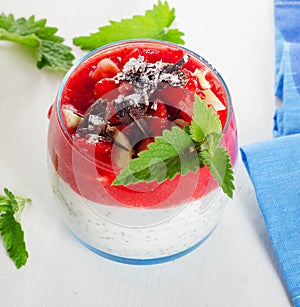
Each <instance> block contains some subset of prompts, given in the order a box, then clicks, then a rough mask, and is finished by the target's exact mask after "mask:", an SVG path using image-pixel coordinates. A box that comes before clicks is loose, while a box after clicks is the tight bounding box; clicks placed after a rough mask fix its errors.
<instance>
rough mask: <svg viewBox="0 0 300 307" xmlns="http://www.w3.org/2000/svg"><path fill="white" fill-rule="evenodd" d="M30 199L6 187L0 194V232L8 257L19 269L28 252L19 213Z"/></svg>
mask: <svg viewBox="0 0 300 307" xmlns="http://www.w3.org/2000/svg"><path fill="white" fill-rule="evenodd" d="M28 202H31V200H30V199H28V198H24V197H21V196H15V195H14V194H13V193H12V192H11V191H9V190H8V189H7V188H5V189H4V195H0V234H1V236H2V238H3V241H4V244H5V247H6V250H7V253H8V255H9V256H10V258H11V259H12V260H13V261H14V263H15V265H16V267H17V268H18V269H19V268H20V267H22V266H23V265H25V264H26V262H27V259H28V252H27V250H26V244H25V240H24V232H23V229H22V226H21V224H20V220H21V214H22V211H23V209H24V207H25V205H26V203H28Z"/></svg>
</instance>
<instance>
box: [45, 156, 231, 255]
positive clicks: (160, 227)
mask: <svg viewBox="0 0 300 307" xmlns="http://www.w3.org/2000/svg"><path fill="white" fill-rule="evenodd" d="M48 165H49V174H50V182H51V185H52V187H53V191H54V193H55V195H56V198H57V207H58V210H59V213H60V215H61V216H62V219H63V221H64V222H65V224H66V225H67V226H68V227H69V228H70V229H71V231H72V232H74V234H75V235H77V236H78V237H79V238H80V239H81V240H83V241H85V242H86V243H88V244H89V245H91V246H92V247H94V248H96V249H97V250H100V251H102V252H106V253H108V254H112V255H115V256H119V257H124V258H133V259H145V260H146V259H154V258H161V257H166V256H171V255H174V254H177V253H179V252H182V251H185V250H187V249H188V248H190V247H192V246H194V245H195V244H197V243H198V242H200V241H201V240H202V239H204V238H205V237H206V236H207V235H209V233H210V232H211V231H212V230H213V229H214V228H215V226H216V225H217V224H218V222H219V220H220V218H221V215H222V211H223V210H222V209H223V205H224V203H225V201H226V197H223V193H221V192H220V189H219V188H218V189H215V190H214V191H212V192H210V193H209V194H208V195H206V196H205V197H203V198H201V199H199V200H197V201H193V202H190V203H187V204H184V205H181V206H177V207H172V208H164V209H151V208H126V207H113V206H107V205H102V204H99V203H94V202H91V201H88V200H86V199H85V198H83V197H82V196H81V195H79V194H78V193H76V192H75V191H74V190H73V189H72V188H71V187H70V185H69V184H68V183H66V182H65V181H64V180H62V178H60V177H59V175H58V174H57V172H56V170H55V169H54V167H53V164H52V162H51V160H50V159H48Z"/></svg>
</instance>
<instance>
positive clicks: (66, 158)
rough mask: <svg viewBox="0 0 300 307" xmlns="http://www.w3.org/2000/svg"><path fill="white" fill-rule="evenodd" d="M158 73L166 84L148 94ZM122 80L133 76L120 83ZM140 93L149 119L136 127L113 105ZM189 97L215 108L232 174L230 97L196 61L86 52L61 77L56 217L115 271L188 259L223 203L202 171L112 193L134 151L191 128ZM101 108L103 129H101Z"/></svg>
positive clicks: (166, 46)
mask: <svg viewBox="0 0 300 307" xmlns="http://www.w3.org/2000/svg"><path fill="white" fill-rule="evenodd" d="M145 63H146V64H145ZM145 65H146V66H147V65H148V66H147V69H149V71H150V72H151V73H152V75H151V76H150V77H147V78H148V79H149V80H150V81H149V80H148V79H147V80H146V81H145V82H144V81H143V82H144V83H143V82H140V80H141V79H142V78H144V77H145V76H144V75H143V76H142V77H141V74H140V73H139V72H138V71H141V69H144V68H145V67H146V66H145ZM168 65H169V66H168ZM162 67H169V68H167V70H164V72H166V71H167V73H168V74H169V75H168V74H167V75H163V76H161V74H160V75H159V78H160V79H159V81H157V82H156V81H155V82H156V83H154V84H155V85H154V89H153V88H151V86H152V85H153V83H151V82H152V81H153V80H154V79H155V78H156V79H157V80H158V73H157V71H159V70H161V69H162ZM151 69H152V70H151ZM163 69H166V68H163ZM168 69H170V70H168ZM172 69H173V70H172ZM126 70H127V72H128V71H130V73H131V75H130V74H129V73H128V74H127V77H124V76H125V75H126V74H125V72H126ZM170 71H171V72H170ZM174 71H176V73H174ZM170 74H171V77H170ZM172 74H173V75H172ZM129 75H130V78H129V77H128V76H129ZM149 75H150V73H149ZM174 75H175V77H174ZM182 76H183V77H182ZM179 77H180V78H183V79H182V80H184V82H183V83H180V82H181V81H180V80H181V79H180V78H179ZM126 78H127V79H126ZM137 78H140V79H137ZM178 78H179V79H178ZM156 79H155V80H156ZM175 79H176V80H175ZM178 80H179V81H178ZM135 82H137V83H138V84H135ZM147 82H148V83H147ZM149 82H150V84H152V85H151V86H149ZM137 86H139V90H140V88H141V87H142V86H145V88H146V89H144V88H142V89H141V91H140V92H139V93H142V94H140V96H138V98H139V99H143V102H144V104H146V107H145V106H144V105H143V108H144V109H143V112H146V113H145V114H144V115H143V117H142V118H141V116H140V117H138V118H133V119H132V117H134V116H136V117H137V114H138V115H140V113H134V116H133V115H132V110H133V109H131V107H130V108H128V105H125V106H124V107H123V108H124V109H125V111H124V110H123V109H122V108H121V107H120V108H119V109H118V107H116V102H118V101H120V99H121V98H122V99H125V100H126V99H127V98H126V97H128V96H130V95H133V96H130V98H132V97H133V98H132V99H133V100H134V99H135V98H134V97H136V94H137V90H136V88H137ZM145 92H146V93H147V95H148V96H147V97H146V98H145ZM195 94H197V95H198V96H200V98H201V99H203V100H204V101H206V100H207V103H208V104H209V105H213V108H215V112H216V113H217V114H218V116H219V118H220V121H221V123H222V127H223V130H222V134H223V136H222V140H221V143H222V145H223V146H225V147H226V149H227V150H228V151H229V154H230V157H231V162H232V164H233V165H234V164H235V162H236V157H237V130H236V122H235V117H234V112H233V107H232V102H231V98H230V95H229V92H228V89H227V87H226V84H225V83H224V81H223V79H222V77H221V76H220V74H219V73H218V72H217V71H216V70H215V69H214V68H213V67H212V66H211V65H210V64H208V63H207V61H206V60H204V59H203V58H202V57H200V56H199V55H197V54H196V53H194V52H192V51H190V50H188V49H186V48H183V47H181V46H178V45H175V44H172V43H169V42H164V41H153V40H144V39H143V40H130V41H122V42H116V43H114V44H111V45H107V46H104V47H101V48H99V49H97V50H94V51H92V52H90V53H89V54H87V55H86V56H84V57H83V58H82V59H80V60H79V61H78V62H77V63H76V64H75V65H74V66H73V67H72V68H71V69H70V70H69V72H68V73H67V74H66V76H65V78H64V80H63V81H62V84H61V86H60V88H59V91H58V94H57V98H56V101H55V103H54V104H53V105H52V106H51V108H50V110H49V114H48V115H49V119H50V122H49V130H48V169H49V177H50V184H51V187H52V189H53V192H54V195H55V199H56V201H55V204H56V207H57V211H58V214H59V216H60V217H61V218H62V220H63V222H64V223H65V225H66V226H67V228H68V229H69V230H70V231H71V233H72V234H73V235H74V236H75V237H76V238H77V239H78V240H79V241H80V242H81V243H82V244H83V245H84V246H86V247H87V248H89V249H90V250H92V251H94V252H96V253H97V254H99V255H101V256H103V257H106V258H108V259H111V260H114V261H118V262H123V263H129V264H142V265H145V264H155V263H161V262H165V261H170V260H173V259H176V258H178V257H181V256H183V255H185V254H187V253H189V252H191V251H192V250H194V249H195V248H196V247H198V246H199V245H201V244H202V243H203V242H204V241H205V240H206V239H207V238H208V237H209V236H210V234H211V233H212V232H213V231H214V229H215V228H216V226H217V224H218V222H219V221H220V218H221V216H222V211H223V208H224V204H225V203H226V201H227V197H226V196H225V195H224V193H223V192H222V190H221V189H220V188H219V187H218V184H217V182H216V180H215V179H213V177H212V175H211V174H210V172H209V170H208V169H207V168H206V167H203V168H198V171H197V172H188V173H187V174H186V175H184V176H181V175H176V176H175V177H174V178H173V179H172V180H165V181H163V182H162V183H158V182H155V181H154V182H149V183H145V182H142V183H138V184H130V185H128V186H122V185H121V186H115V185H112V182H113V180H114V179H115V178H116V176H117V175H118V173H119V171H120V168H121V166H124V165H126V163H128V162H127V161H126V159H132V158H135V157H134V155H135V156H137V155H138V152H139V149H138V148H140V147H142V149H146V148H147V144H148V143H149V142H152V141H153V138H154V137H155V136H156V135H160V134H161V133H162V131H163V130H164V129H171V128H172V127H173V126H174V125H176V126H177V127H181V128H183V126H184V125H185V124H187V123H188V122H189V121H190V119H191V117H192V110H193V103H194V95H195ZM134 95H135V96H134ZM143 95H144V96H143ZM124 97H125V98H124ZM141 97H142V98H141ZM128 99H129V98H128ZM134 103H136V101H134ZM137 103H139V102H137ZM147 104H148V105H147ZM97 105H98V106H99V105H100V106H101V107H100V109H98V113H99V112H100V113H101V112H102V113H103V112H104V113H105V112H106V113H105V116H104V119H106V120H107V122H106V123H103V122H101V123H99V117H97V114H96V113H95V112H96V111H97V107H96V106H97ZM119 105H122V104H119ZM119 105H118V106H119ZM103 106H105V108H104V107H103ZM149 106H151V108H150V107H149ZM145 109H147V111H145ZM123 111H124V112H123ZM122 112H123V113H122ZM126 112H127V113H126ZM134 112H137V111H136V110H135V109H134ZM100 113H99V114H100ZM104 113H103V114H104ZM95 114H96V115H95ZM108 114H109V116H108ZM124 114H125V115H124ZM128 114H129V115H130V116H128ZM93 116H96V117H93ZM122 116H123V117H122ZM124 116H127V117H126V118H127V120H123V121H121V120H120V118H121V119H124ZM87 118H88V120H89V121H88V120H87ZM128 118H129V120H128ZM97 120H98V121H97ZM91 127H92V128H91ZM99 127H100V128H99ZM120 127H122V129H121V128H120ZM145 127H146V128H145ZM89 129H94V130H93V133H91V134H89V133H88V132H87V131H89ZM97 129H98V130H97ZM103 129H105V133H104V132H103V131H104V130H103ZM116 130H117V131H118V136H117V137H115V134H114V135H113V137H114V139H113V140H112V134H113V133H116ZM144 130H147V132H145V131H144ZM95 131H96V132H97V133H95ZM141 131H142V132H143V133H142V132H141ZM149 131H150V132H149ZM108 132H109V133H108ZM95 135H96V136H95ZM124 147H126V148H124ZM164 171H165V169H164V167H163V166H162V168H161V172H164Z"/></svg>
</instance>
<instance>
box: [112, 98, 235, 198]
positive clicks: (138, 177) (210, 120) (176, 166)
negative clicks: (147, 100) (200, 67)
mask: <svg viewBox="0 0 300 307" xmlns="http://www.w3.org/2000/svg"><path fill="white" fill-rule="evenodd" d="M221 138H222V125H221V122H220V120H219V118H218V116H217V115H216V114H215V113H214V112H213V110H212V109H211V108H209V107H208V106H207V104H206V102H205V101H202V100H201V99H200V98H199V96H197V95H195V102H194V110H193V118H192V122H191V125H190V126H186V127H185V128H184V129H180V128H179V127H176V126H174V127H173V128H172V130H171V131H169V130H165V131H163V135H162V136H157V137H155V141H154V143H150V144H149V145H148V149H147V150H144V151H141V152H140V153H139V154H138V158H135V159H132V160H131V161H130V163H129V165H128V166H127V167H125V168H123V169H122V170H121V171H120V173H119V175H118V176H117V177H116V179H115V180H114V181H113V183H112V185H125V186H126V185H129V184H132V183H133V184H134V183H138V182H142V181H146V182H150V181H155V180H156V181H158V182H162V181H164V180H166V179H173V178H174V177H175V176H176V175H177V174H181V175H183V176H184V175H186V174H187V173H188V172H189V171H192V172H196V171H197V170H198V168H199V167H204V166H207V167H208V168H209V170H210V172H211V174H212V175H213V177H214V178H215V179H216V180H217V181H218V184H219V186H220V187H221V188H222V189H223V192H224V193H226V194H227V195H228V196H229V197H231V198H232V196H233V190H234V189H235V187H234V184H233V181H234V177H233V170H232V165H231V162H230V156H229V153H228V151H227V150H226V148H225V147H223V146H221V145H220V141H221Z"/></svg>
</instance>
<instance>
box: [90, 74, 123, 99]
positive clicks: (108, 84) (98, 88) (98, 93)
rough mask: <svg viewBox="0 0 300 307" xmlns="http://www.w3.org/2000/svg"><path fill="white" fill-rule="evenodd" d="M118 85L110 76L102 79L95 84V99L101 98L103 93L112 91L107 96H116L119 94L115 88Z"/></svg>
mask: <svg viewBox="0 0 300 307" xmlns="http://www.w3.org/2000/svg"><path fill="white" fill-rule="evenodd" d="M117 87H118V85H117V84H116V83H115V81H114V80H112V79H109V78H105V79H102V80H100V81H98V82H97V83H96V85H95V88H94V97H95V99H99V98H100V97H102V96H103V95H105V94H109V93H110V95H108V96H109V97H105V98H116V97H117V96H118V92H117V91H116V90H115V89H116V88H117ZM114 90H115V91H114ZM110 96H112V97H110Z"/></svg>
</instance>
